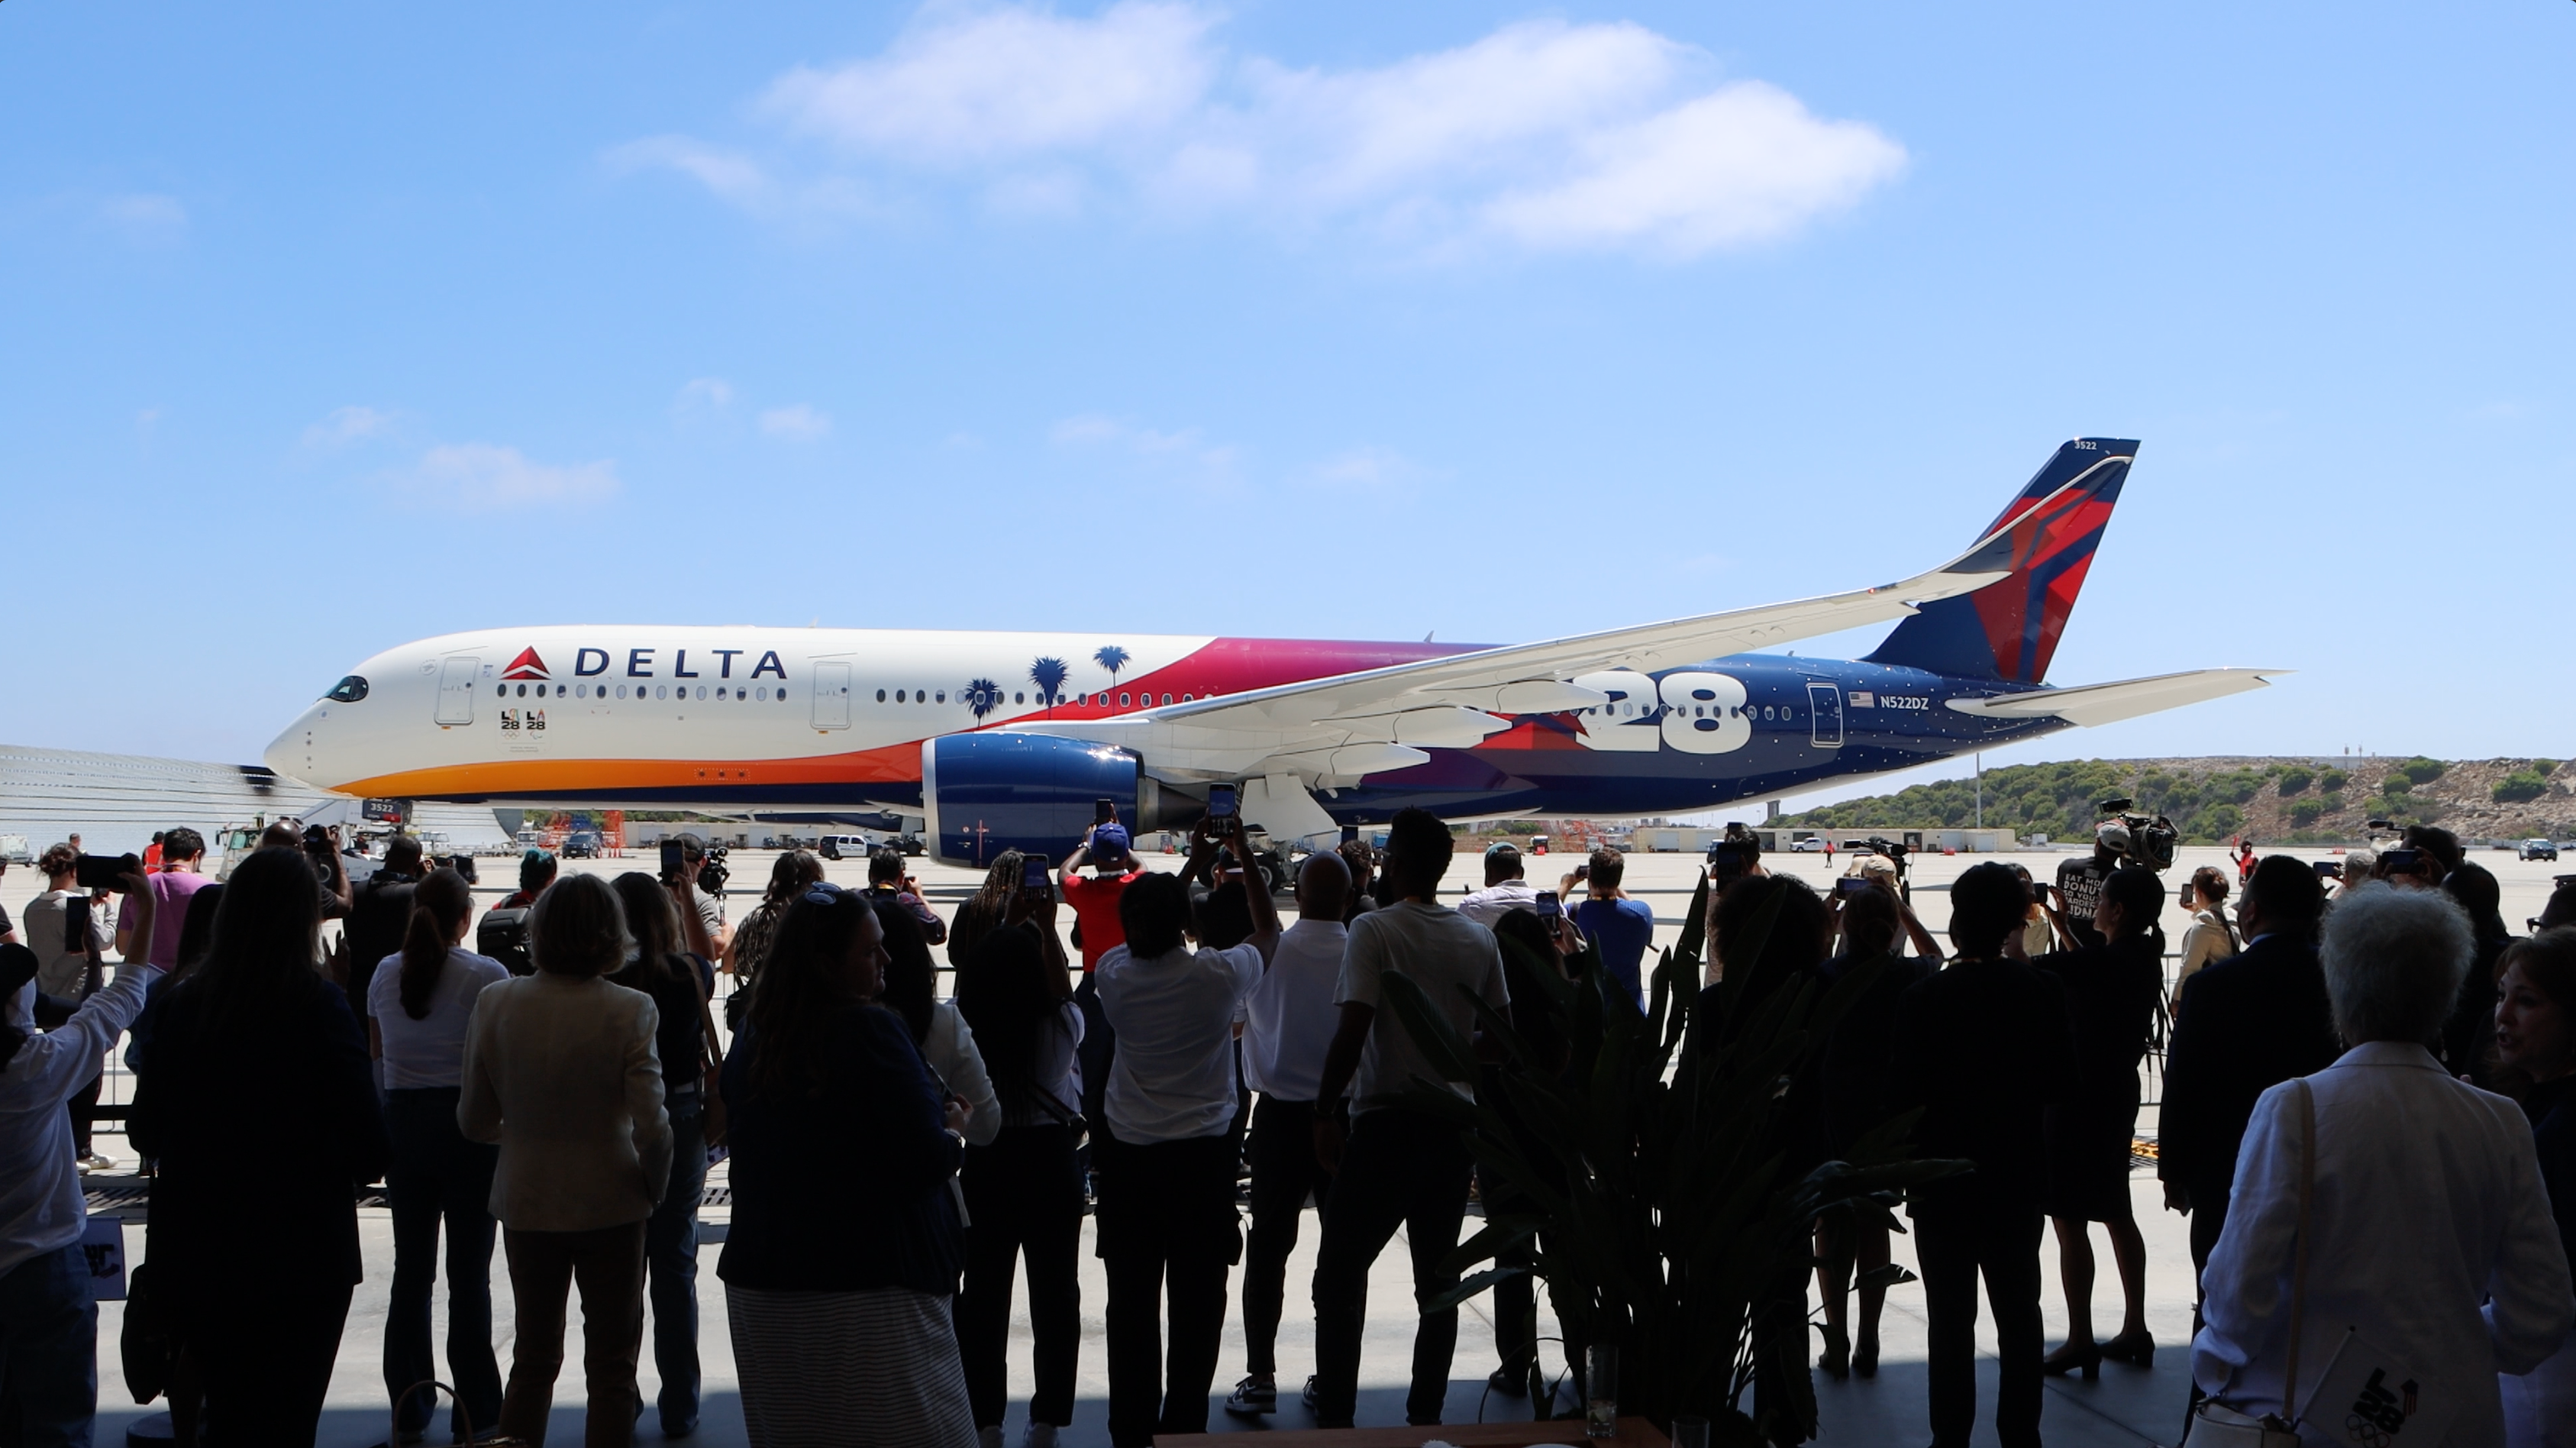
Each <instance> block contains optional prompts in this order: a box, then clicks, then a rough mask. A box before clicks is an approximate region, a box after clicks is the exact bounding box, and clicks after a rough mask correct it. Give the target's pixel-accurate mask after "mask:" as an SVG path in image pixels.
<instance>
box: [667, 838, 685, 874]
mask: <svg viewBox="0 0 2576 1448" xmlns="http://www.w3.org/2000/svg"><path fill="white" fill-rule="evenodd" d="M688 868H689V849H688V846H686V845H683V844H681V843H680V842H679V841H678V840H664V841H663V842H662V881H663V883H664V884H668V883H670V882H671V881H673V880H676V879H679V878H680V876H681V875H682V874H683V873H685V872H686V871H687V870H688Z"/></svg>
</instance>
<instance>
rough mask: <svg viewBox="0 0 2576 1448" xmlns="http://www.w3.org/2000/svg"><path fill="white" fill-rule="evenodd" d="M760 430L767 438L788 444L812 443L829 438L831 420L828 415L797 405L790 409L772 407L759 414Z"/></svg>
mask: <svg viewBox="0 0 2576 1448" xmlns="http://www.w3.org/2000/svg"><path fill="white" fill-rule="evenodd" d="M760 430H761V432H762V433H763V434H765V435H766V436H769V437H776V438H784V439H786V440H787V441H789V442H813V441H815V440H816V439H818V438H823V437H829V436H830V435H831V432H832V419H831V417H830V415H829V414H827V413H824V412H821V411H818V410H816V409H814V408H811V407H808V406H806V405H805V404H804V403H801V402H799V403H797V404H795V405H794V406H792V407H773V408H770V409H768V410H766V411H764V412H762V413H761V414H760Z"/></svg>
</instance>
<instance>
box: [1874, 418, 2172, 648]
mask: <svg viewBox="0 0 2576 1448" xmlns="http://www.w3.org/2000/svg"><path fill="white" fill-rule="evenodd" d="M2137 453H2138V444H2137V443H2136V442H2135V441H2134V440H2126V439H2119V438H2095V437H2079V438H2077V439H2075V440H2074V441H2072V442H2069V443H2066V444H2063V445H2062V446H2060V447H2059V448H2058V449H2057V453H2056V455H2055V456H2053V457H2051V458H2050V459H2049V460H2048V462H2047V463H2046V464H2045V465H2044V466H2042V467H2041V468H2040V470H2039V471H2038V472H2037V473H2034V474H2032V475H2031V479H2030V481H2029V482H2028V483H2025V484H2023V485H2022V489H2021V491H2020V493H2018V494H2017V495H2015V496H2014V498H2013V500H2012V502H2010V503H2009V504H2007V505H2005V507H2004V510H2003V511H2002V512H2001V513H1998V514H1996V515H1995V521H1994V522H1993V523H1991V524H1989V525H1987V528H1986V531H1985V532H1984V533H1983V534H1981V535H1979V542H1978V545H1977V548H1976V550H1974V551H1977V552H1988V551H1991V552H1992V553H1993V554H1995V555H1996V556H1997V558H1998V560H1999V562H2000V563H2001V564H2002V565H2003V566H2008V567H2010V568H2011V570H2012V572H2011V574H2010V575H2009V576H2007V577H2004V578H2000V579H1997V580H1996V581H1995V582H1993V583H1989V584H1987V585H1986V586H1985V587H1983V588H1980V589H1978V590H1977V591H1975V592H1974V593H1967V594H1961V595H1959V596H1958V597H1955V598H1941V599H1935V600H1933V601H1931V602H1929V603H1926V604H1924V605H1923V606H1922V609H1921V611H1920V612H1918V613H1916V614H1915V615H1914V616H1912V617H1910V618H1907V619H1905V620H1904V621H1902V622H1900V623H1898V624H1897V626H1896V628H1895V630H1894V631H1893V632H1891V633H1890V634H1888V636H1887V640H1886V642H1884V643H1882V644H1880V645H1879V646H1878V648H1877V650H1876V651H1875V652H1873V653H1872V654H1870V656H1869V660H1868V661H1869V662H1870V663H1873V664H1887V665H1891V666H1894V667H1899V668H1914V669H1928V670H1931V671H1933V672H1935V673H1942V674H1951V675H1955V676H1957V677H1961V678H1970V679H1996V680H2001V681H2003V682H2005V683H2014V684H2036V683H2038V682H2040V681H2041V680H2042V679H2044V678H2046V677H2047V676H2048V662H2049V659H2050V658H2051V657H2052V656H2054V655H2055V654H2056V652H2057V639H2058V635H2059V634H2061V633H2063V632H2064V631H2065V629H2066V619H2067V616H2068V615H2069V614H2071V613H2073V612H2074V610H2075V595H2076V594H2077V592H2079V591H2080V590H2081V589H2082V588H2083V587H2084V574H2085V571H2086V570H2087V569H2088V568H2090V567H2091V566H2092V563H2093V550H2094V549H2095V548H2097V547H2099V546H2100V545H2101V542H2102V530H2103V528H2104V527H2105V526H2106V525H2108V524H2109V523H2110V521H2111V508H2112V506H2113V505H2114V504H2116V503H2117V502H2119V500H2120V485H2121V483H2123V482H2124V481H2126V480H2127V478H2128V476H2129V467H2130V465H2131V464H2132V463H2134V462H2135V461H2136V460H2137Z"/></svg>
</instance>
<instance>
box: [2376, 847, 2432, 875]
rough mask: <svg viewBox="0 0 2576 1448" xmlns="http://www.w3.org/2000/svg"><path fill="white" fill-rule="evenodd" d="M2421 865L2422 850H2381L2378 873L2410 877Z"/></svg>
mask: <svg viewBox="0 0 2576 1448" xmlns="http://www.w3.org/2000/svg"><path fill="white" fill-rule="evenodd" d="M2423 865H2424V852H2423V851H2422V850H2382V851H2381V852H2380V855H2379V873H2381V874H2383V875H2412V874H2414V873H2415V872H2416V871H2417V870H2419V869H2422V868H2423Z"/></svg>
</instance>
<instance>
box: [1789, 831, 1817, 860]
mask: <svg viewBox="0 0 2576 1448" xmlns="http://www.w3.org/2000/svg"><path fill="white" fill-rule="evenodd" d="M1824 849H1825V837H1824V836H1822V835H1808V836H1806V837H1805V838H1804V839H1796V840H1791V841H1790V842H1789V853H1790V854H1793V855H1818V854H1822V853H1824Z"/></svg>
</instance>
